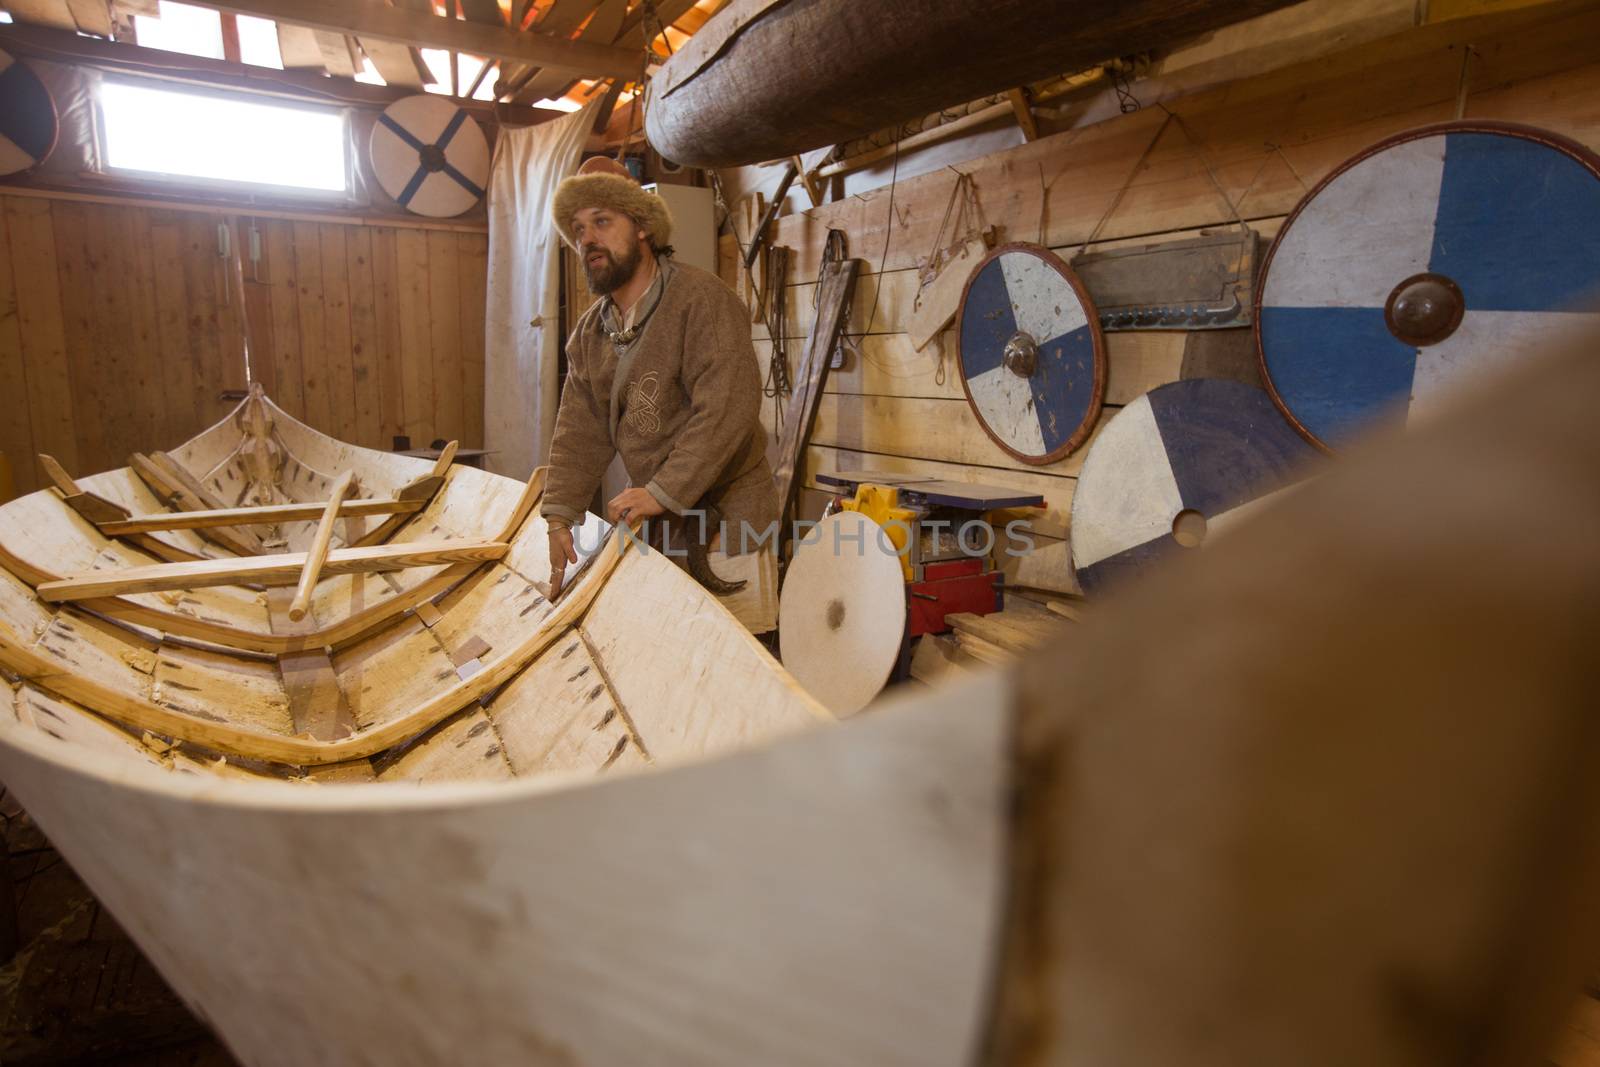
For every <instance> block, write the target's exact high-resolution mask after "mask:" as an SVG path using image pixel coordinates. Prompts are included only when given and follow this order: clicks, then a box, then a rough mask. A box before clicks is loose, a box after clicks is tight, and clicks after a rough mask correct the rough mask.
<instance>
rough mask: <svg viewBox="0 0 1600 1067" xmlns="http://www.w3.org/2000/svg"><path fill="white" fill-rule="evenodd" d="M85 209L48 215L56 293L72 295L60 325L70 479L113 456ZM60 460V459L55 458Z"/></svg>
mask: <svg viewBox="0 0 1600 1067" xmlns="http://www.w3.org/2000/svg"><path fill="white" fill-rule="evenodd" d="M88 207H89V205H84V204H56V205H53V207H52V209H51V212H50V221H51V225H52V228H53V231H54V239H55V265H56V278H57V286H58V290H57V291H58V292H59V293H61V294H63V295H65V294H71V297H72V298H71V299H70V300H65V299H63V300H61V301H60V304H61V311H62V316H61V322H62V329H63V337H64V339H65V341H66V347H65V351H64V353H63V356H62V362H63V366H64V369H65V370H66V375H67V381H68V384H69V397H70V400H69V407H68V414H69V417H70V418H71V419H72V424H73V426H74V428H75V430H76V437H77V440H78V448H77V450H76V451H77V454H78V465H77V466H76V467H69V468H68V470H69V471H70V472H71V473H74V474H88V473H93V472H96V471H100V470H104V469H105V468H106V466H107V462H106V461H107V458H108V457H109V456H110V454H111V450H110V447H109V445H108V444H107V430H108V429H109V427H110V417H109V414H108V412H107V411H106V409H105V405H104V404H102V402H101V401H102V396H101V392H102V389H103V388H105V387H106V386H107V385H108V383H107V382H106V381H104V380H103V379H102V378H101V377H100V374H99V368H98V367H97V366H96V363H95V360H96V357H97V354H98V353H97V349H98V347H99V346H100V344H101V343H102V341H103V338H102V337H101V336H99V335H98V328H99V316H98V315H97V313H96V304H97V302H98V299H99V292H98V290H99V288H100V281H101V280H100V278H99V277H97V274H96V272H95V271H94V269H93V266H92V261H91V255H90V252H89V244H88V242H89V237H88V231H89V226H90V223H89V219H88ZM56 458H57V459H60V458H61V457H60V456H57V457H56Z"/></svg>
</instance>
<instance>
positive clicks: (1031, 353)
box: [956, 244, 1106, 464]
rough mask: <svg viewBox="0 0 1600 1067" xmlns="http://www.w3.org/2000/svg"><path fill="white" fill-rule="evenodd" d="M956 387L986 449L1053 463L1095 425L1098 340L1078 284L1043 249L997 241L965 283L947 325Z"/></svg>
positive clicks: (1101, 357)
mask: <svg viewBox="0 0 1600 1067" xmlns="http://www.w3.org/2000/svg"><path fill="white" fill-rule="evenodd" d="M956 335H957V337H959V338H960V344H961V384H962V386H963V388H965V389H966V392H967V402H968V403H970V404H971V405H972V410H973V411H974V412H975V413H976V414H977V416H978V421H979V423H981V424H982V425H983V428H984V431H985V432H986V433H988V435H989V436H990V437H991V438H992V439H993V440H994V443H995V444H997V445H999V446H1000V447H1001V448H1003V449H1005V450H1006V451H1007V452H1009V453H1010V454H1011V455H1013V456H1015V457H1016V458H1017V459H1020V460H1021V461H1022V462H1024V463H1034V464H1042V463H1054V462H1055V461H1056V460H1058V459H1060V458H1062V457H1063V456H1065V455H1067V454H1068V453H1069V452H1071V451H1072V450H1073V449H1075V448H1077V447H1078V446H1079V445H1080V444H1082V443H1083V441H1084V439H1085V438H1087V437H1088V436H1089V432H1090V431H1091V430H1092V429H1094V421H1095V418H1096V417H1097V416H1098V415H1099V414H1100V401H1101V398H1102V397H1103V396H1104V395H1105V382H1106V354H1105V342H1104V341H1103V340H1102V339H1101V336H1100V319H1099V316H1097V315H1096V314H1095V310H1094V304H1093V303H1092V302H1091V301H1090V300H1089V293H1088V291H1087V290H1085V289H1084V287H1083V283H1082V282H1081V281H1079V280H1078V276H1077V275H1076V274H1074V273H1073V271H1072V268H1071V267H1069V266H1067V265H1066V264H1065V263H1063V262H1062V261H1061V259H1060V258H1059V257H1057V256H1056V255H1055V254H1054V253H1052V252H1051V251H1050V250H1049V249H1048V248H1040V247H1039V246H1037V245H1028V244H1009V245H1001V246H1000V247H999V248H996V249H995V250H994V251H993V252H990V253H989V254H988V255H987V256H985V257H984V259H983V260H982V261H981V262H980V263H979V264H978V266H977V268H976V269H975V270H974V271H973V272H972V277H970V278H968V279H967V287H966V290H965V291H964V292H963V293H962V295H961V309H960V312H959V314H958V318H957V321H956Z"/></svg>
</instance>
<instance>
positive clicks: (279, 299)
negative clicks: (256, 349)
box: [260, 219, 306, 422]
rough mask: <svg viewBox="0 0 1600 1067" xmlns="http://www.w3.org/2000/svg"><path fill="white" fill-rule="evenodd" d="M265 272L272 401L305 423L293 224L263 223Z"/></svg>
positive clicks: (261, 224)
mask: <svg viewBox="0 0 1600 1067" xmlns="http://www.w3.org/2000/svg"><path fill="white" fill-rule="evenodd" d="M260 226H261V234H262V246H263V251H264V252H265V266H264V268H263V269H264V271H265V274H266V278H267V281H268V284H269V285H271V287H272V301H271V303H272V353H271V357H272V365H273V370H274V372H275V377H276V379H277V383H278V385H277V391H276V392H275V393H273V394H272V399H273V401H274V402H275V403H276V404H277V405H278V406H279V407H281V408H282V409H283V410H284V411H286V412H288V413H289V414H290V415H293V416H294V417H295V418H297V419H299V420H301V421H302V422H304V421H305V417H306V404H305V371H304V362H303V359H302V356H301V352H300V287H299V282H298V280H297V278H296V275H295V259H294V224H293V223H290V222H286V221H284V220H282V219H264V220H261V223H260Z"/></svg>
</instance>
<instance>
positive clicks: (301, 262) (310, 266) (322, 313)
mask: <svg viewBox="0 0 1600 1067" xmlns="http://www.w3.org/2000/svg"><path fill="white" fill-rule="evenodd" d="M293 234H294V270H295V282H296V285H297V289H298V292H299V296H300V307H299V311H300V373H301V375H302V378H301V389H302V391H303V392H304V393H305V405H306V408H305V415H304V416H303V417H304V418H305V421H306V423H307V424H308V425H310V426H314V427H316V428H317V429H319V430H321V431H322V432H323V433H330V434H334V435H335V436H337V433H338V427H337V426H336V425H335V424H334V422H333V405H332V401H331V397H330V396H329V386H328V351H327V334H326V329H327V327H326V325H325V319H326V309H325V305H324V298H323V277H322V236H321V234H320V233H319V231H318V227H317V224H316V223H314V222H297V223H295V224H294V229H293Z"/></svg>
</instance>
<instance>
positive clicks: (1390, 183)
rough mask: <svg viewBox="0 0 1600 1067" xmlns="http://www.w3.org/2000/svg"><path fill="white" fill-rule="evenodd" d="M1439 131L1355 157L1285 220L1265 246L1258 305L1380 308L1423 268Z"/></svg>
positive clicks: (1440, 156) (1439, 168)
mask: <svg viewBox="0 0 1600 1067" xmlns="http://www.w3.org/2000/svg"><path fill="white" fill-rule="evenodd" d="M1444 150H1445V138H1444V136H1443V135H1442V134H1441V135H1440V136H1438V137H1424V138H1421V139H1420V140H1416V141H1408V142H1406V143H1404V144H1400V145H1396V146H1395V147H1393V148H1390V149H1387V150H1385V151H1382V152H1379V153H1377V154H1376V155H1373V156H1369V157H1368V158H1366V159H1364V160H1362V161H1361V162H1360V163H1357V164H1356V165H1355V166H1353V167H1351V168H1350V169H1349V170H1347V171H1345V172H1344V173H1343V174H1340V175H1339V176H1338V177H1336V178H1334V179H1333V181H1331V182H1329V183H1328V184H1327V185H1326V186H1325V187H1323V189H1322V190H1321V191H1319V192H1318V193H1317V194H1316V195H1315V196H1313V197H1312V198H1311V200H1310V201H1309V202H1308V203H1307V204H1306V205H1305V207H1304V208H1303V209H1302V210H1301V212H1300V214H1298V215H1296V216H1295V217H1294V219H1293V220H1291V221H1290V223H1289V226H1288V229H1286V230H1285V231H1284V234H1283V237H1282V239H1281V240H1280V241H1279V244H1278V248H1277V251H1275V252H1274V253H1273V254H1272V263H1271V265H1270V266H1269V268H1268V270H1267V278H1266V287H1265V289H1264V290H1263V295H1262V305H1263V306H1264V307H1359V308H1381V307H1383V306H1384V305H1385V304H1386V303H1387V302H1388V299H1389V294H1390V293H1391V292H1393V291H1394V287H1395V286H1396V285H1399V284H1400V283H1401V282H1402V281H1404V280H1405V279H1407V278H1409V277H1411V276H1412V275H1413V274H1421V273H1423V272H1424V271H1426V270H1427V269H1428V260H1429V259H1430V258H1431V257H1432V255H1433V224H1434V217H1435V216H1436V215H1437V214H1438V213H1439V189H1440V185H1441V183H1442V182H1443V180H1444Z"/></svg>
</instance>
